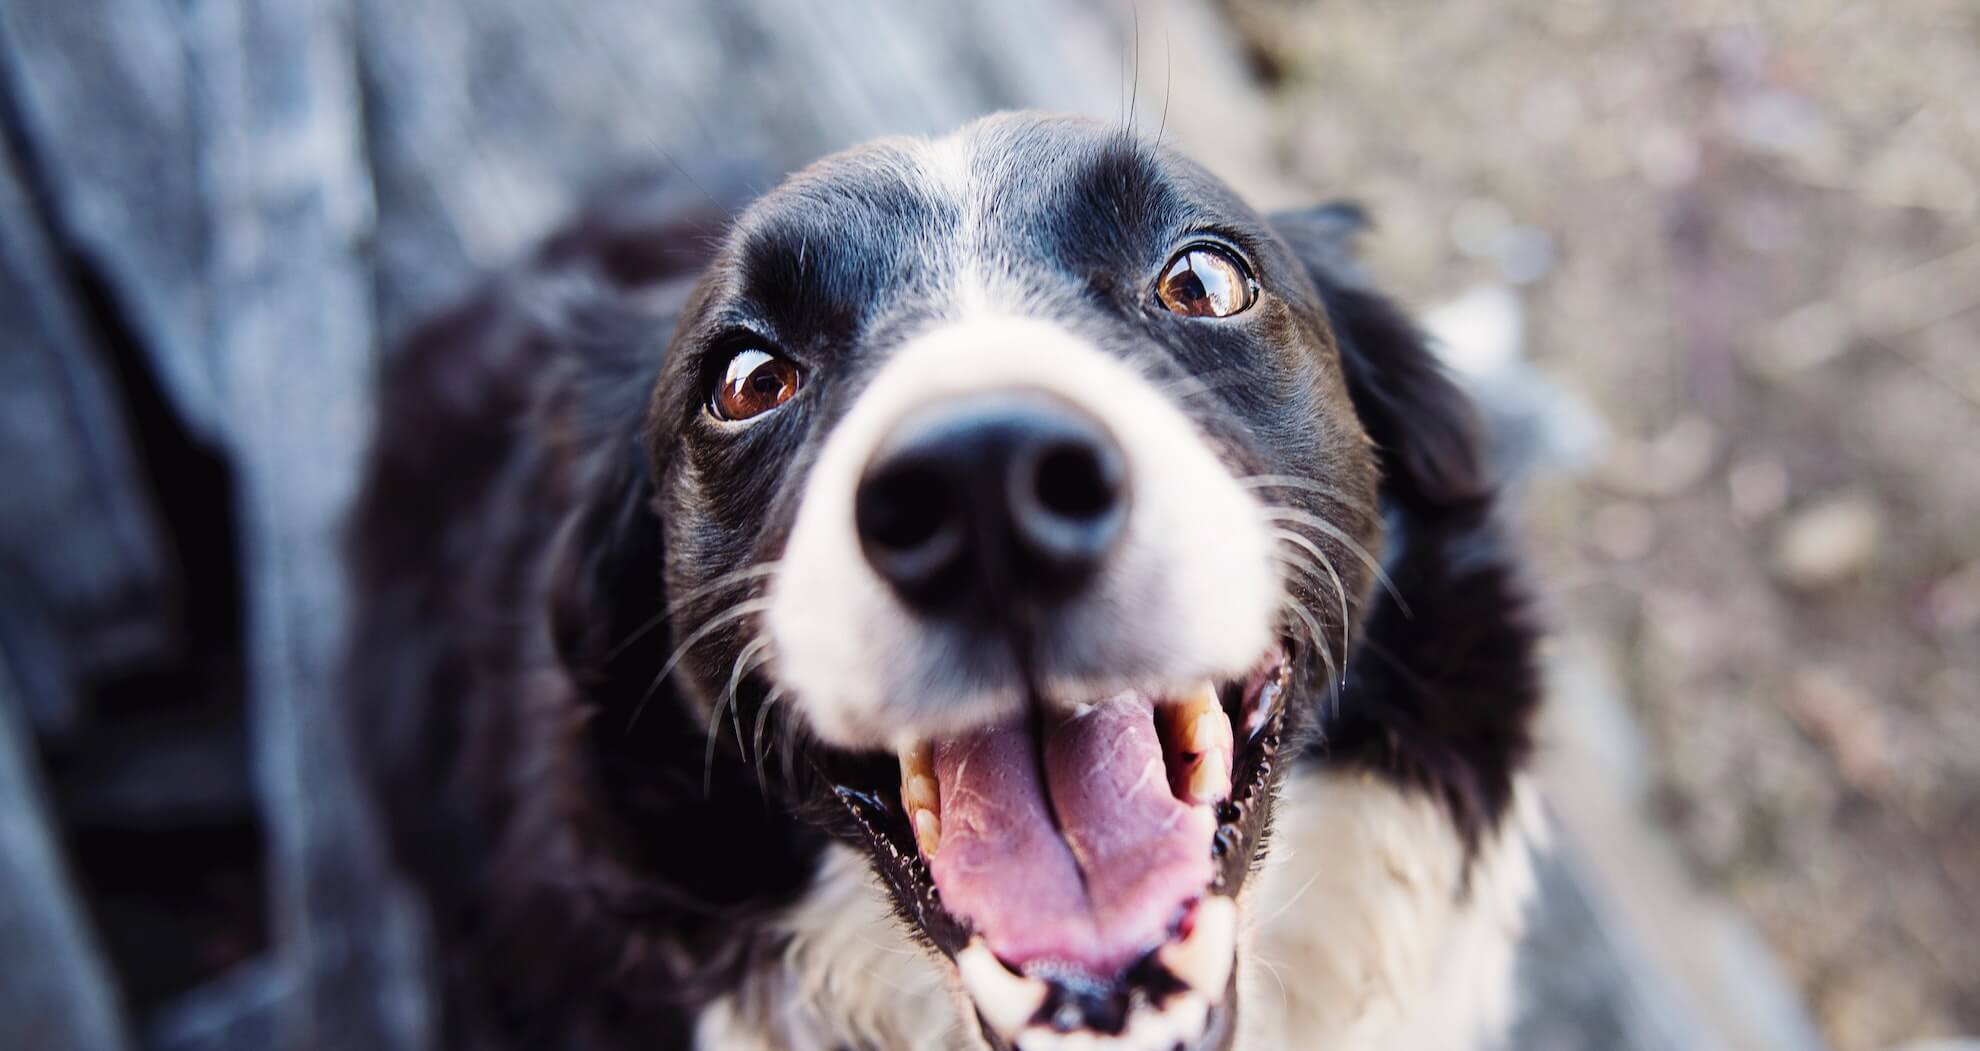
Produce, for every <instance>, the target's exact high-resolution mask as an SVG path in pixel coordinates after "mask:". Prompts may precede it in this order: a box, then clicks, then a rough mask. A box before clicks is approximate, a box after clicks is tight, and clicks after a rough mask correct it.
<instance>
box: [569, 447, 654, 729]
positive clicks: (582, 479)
mask: <svg viewBox="0 0 1980 1051" xmlns="http://www.w3.org/2000/svg"><path fill="white" fill-rule="evenodd" d="M613 444H614V445H618V444H620V443H613ZM623 445H624V448H623V449H619V448H605V449H596V450H592V451H591V462H588V463H583V464H581V465H580V467H579V470H577V471H576V472H575V474H576V475H577V477H576V478H575V479H573V481H574V483H575V484H576V485H577V486H578V487H579V490H580V491H579V494H578V499H579V502H578V504H577V506H576V507H575V508H574V509H573V510H572V511H571V512H570V514H569V515H568V516H567V517H566V518H565V520H564V522H563V525H562V527H561V529H560V530H559V534H558V536H557V539H556V542H555V544H554V546H553V548H552V553H551V556H550V564H549V567H548V577H547V580H546V581H545V583H546V585H547V590H548V601H549V620H550V636H551V641H552V643H553V644H554V646H555V648H556V652H557V658H558V660H559V662H560V663H561V664H562V665H563V667H564V670H565V671H566V672H568V673H569V674H570V676H571V677H572V678H573V679H574V680H575V681H576V682H577V683H578V684H579V685H580V686H582V687H584V688H585V692H586V693H587V694H588V695H591V696H595V697H599V696H602V697H604V698H607V699H610V698H611V697H612V694H613V692H614V691H613V690H612V689H611V686H612V683H613V681H614V680H620V681H630V680H632V679H634V678H636V677H637V676H638V674H639V673H640V672H641V671H642V670H646V669H647V667H648V666H649V665H657V663H658V661H664V659H665V658H664V656H662V657H660V658H658V661H656V660H655V659H653V658H652V657H651V655H652V654H655V653H658V654H663V655H664V654H665V653H667V652H668V646H669V635H670V633H669V631H668V628H667V624H666V618H665V616H664V613H665V611H666V597H665V595H664V593H663V579H662V572H661V569H662V566H663V564H664V563H663V559H662V557H661V523H660V520H659V517H658V516H657V515H655V514H654V512H653V510H652V504H653V486H652V483H651V482H650V481H649V480H648V477H647V473H646V462H645V459H644V456H643V455H642V454H641V452H640V450H639V449H638V448H637V447H636V446H635V445H634V444H633V442H632V440H630V439H627V440H626V441H624V442H623ZM647 674H649V675H650V674H652V673H651V671H647Z"/></svg>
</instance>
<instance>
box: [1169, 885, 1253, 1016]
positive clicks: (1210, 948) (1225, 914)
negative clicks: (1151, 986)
mask: <svg viewBox="0 0 1980 1051" xmlns="http://www.w3.org/2000/svg"><path fill="white" fill-rule="evenodd" d="M1191 923H1192V926H1191V928H1190V932H1189V937H1187V938H1184V939H1183V940H1182V941H1179V942H1170V943H1169V944H1167V945H1164V946H1162V948H1161V949H1160V950H1158V951H1157V952H1156V958H1157V959H1159V960H1161V961H1162V966H1164V967H1167V968H1168V969H1169V973H1170V974H1173V975H1175V976H1176V977H1177V978H1180V979H1182V980H1183V981H1185V982H1187V983H1189V986H1190V987H1191V988H1192V989H1195V990H1196V991H1197V992H1200V993H1202V994H1203V995H1204V996H1206V997H1208V998H1209V1000H1210V1002H1211V1003H1216V1002H1217V1001H1218V1000H1220V999H1222V998H1223V995H1224V986H1225V985H1227V984H1229V982H1230V980H1231V965H1232V963H1233V962H1235V961H1236V959H1237V902H1235V901H1232V900H1231V899H1229V898H1226V897H1224V896H1223V895H1220V894H1211V895H1208V896H1206V897H1205V898H1204V899H1203V900H1202V901H1199V902H1197V903H1196V914H1195V916H1194V918H1193V919H1192V921H1191Z"/></svg>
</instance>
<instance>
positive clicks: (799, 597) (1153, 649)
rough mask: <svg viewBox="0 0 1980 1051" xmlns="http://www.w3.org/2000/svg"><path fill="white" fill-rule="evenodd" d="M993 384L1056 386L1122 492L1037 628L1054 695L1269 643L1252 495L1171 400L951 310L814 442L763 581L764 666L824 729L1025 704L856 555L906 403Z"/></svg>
mask: <svg viewBox="0 0 1980 1051" xmlns="http://www.w3.org/2000/svg"><path fill="white" fill-rule="evenodd" d="M1001 391H1010V392H1029V393H1039V394H1043V395H1046V396H1050V397H1053V398H1057V399H1059V400H1062V401H1064V402H1065V403H1067V404H1069V405H1071V406H1073V407H1075V408H1077V409H1078V410H1080V411H1081V412H1084V413H1086V414H1087V415H1090V416H1091V417H1092V418H1093V419H1095V420H1097V421H1098V422H1099V423H1100V424H1101V425H1102V426H1104V427H1105V428H1106V429H1107V430H1108V431H1109V432H1110V433H1111V434H1112V436H1113V438H1114V439H1115V440H1116V441H1117V442H1118V444H1119V447H1120V452H1121V454H1122V456H1123V457H1124V459H1125V461H1126V464H1127V470H1128V473H1129V476H1130V478H1131V485H1132V490H1133V499H1132V503H1131V505H1130V507H1129V509H1128V512H1127V520H1126V523H1125V526H1124V529H1123V534H1122V537H1121V539H1120V542H1119V544H1118V546H1117V547H1116V549H1115V550H1113V552H1112V553H1111V554H1110V556H1109V557H1108V560H1107V563H1106V565H1105V566H1104V568H1103V569H1102V570H1101V571H1100V572H1099V573H1098V574H1097V575H1096V576H1095V578H1094V579H1093V580H1092V581H1091V582H1090V583H1088V584H1087V585H1086V586H1085V587H1084V588H1083V589H1082V591H1081V593H1079V594H1076V595H1073V596H1069V597H1068V598H1067V600H1066V601H1065V602H1064V603H1063V605H1062V606H1061V608H1059V609H1057V610H1056V611H1055V612H1054V613H1053V615H1052V617H1051V619H1050V621H1049V623H1048V625H1047V627H1048V628H1049V629H1050V630H1051V633H1052V635H1053V637H1052V638H1042V639H1040V640H1039V642H1040V646H1041V648H1042V655H1041V660H1040V666H1039V668H1038V672H1039V676H1040V680H1041V681H1040V683H1039V685H1040V686H1041V687H1043V688H1044V689H1045V691H1046V692H1047V693H1048V694H1049V695H1051V697H1052V699H1055V700H1058V701H1060V702H1062V703H1066V704H1073V703H1078V702H1081V701H1086V700H1094V699H1098V698H1100V697H1103V696H1106V695H1108V694H1110V693H1112V692H1115V691H1117V690H1120V689H1129V688H1140V689H1148V688H1160V687H1165V686H1178V685H1184V684H1189V683H1193V682H1197V681H1200V680H1203V679H1205V678H1229V677H1233V676H1237V675H1240V674H1242V673H1243V672H1244V671H1245V670H1246V669H1248V668H1249V667H1251V665H1252V664H1253V663H1254V662H1256V661H1257V659H1258V655H1259V654H1260V653H1261V652H1262V651H1264V650H1265V649H1266V648H1267V646H1268V645H1269V644H1270V643H1271V641H1272V636H1273V631H1274V622H1275V615H1276V611H1277V610H1278V608H1279V604H1280V598H1281V594H1280V587H1281V583H1280V579H1279V575H1278V573H1277V571H1276V570H1275V568H1274V563H1273V561H1272V558H1271V555H1270V552H1271V550H1272V547H1271V544H1272V541H1271V536H1270V531H1269V529H1268V526H1267V523H1266V522H1265V520H1264V518H1263V517H1262V513H1261V510H1260V506H1259V504H1258V501H1257V500H1256V499H1255V498H1254V497H1253V496H1252V495H1251V493H1250V492H1249V491H1247V490H1246V489H1245V488H1244V487H1243V486H1242V485H1240V484H1239V483H1238V481H1237V479H1236V477H1235V476H1234V475H1233V473H1232V472H1231V471H1230V469H1228V468H1227V467H1226V466H1225V465H1224V463H1223V462H1222V461H1221V460H1220V459H1219V458H1218V457H1217V455H1216V453H1215V452H1214V451H1213V449H1212V447H1211V445H1210V443H1209V441H1208V440H1207V439H1206V438H1205V436H1204V435H1203V434H1202V432H1201V431H1200V430H1199V429H1198V428H1197V427H1196V426H1195V425H1194V424H1193V423H1192V422H1191V421H1190V419H1189V418H1188V417H1187V416H1186V415H1184V413H1183V412H1182V411H1181V409H1180V408H1179V407H1178V406H1177V405H1176V404H1174V403H1173V402H1172V401H1171V400H1170V398H1169V397H1168V396H1167V395H1165V394H1164V393H1163V392H1162V391H1161V390H1159V389H1158V388H1157V387H1156V386H1155V385H1154V384H1152V383H1151V382H1149V381H1148V380H1147V379H1146V378H1144V377H1143V376H1142V375H1140V374H1139V373H1138V372H1136V371H1135V370H1134V369H1133V368H1131V367H1130V366H1128V365H1127V364H1126V363H1124V362H1122V361H1120V360H1119V359H1117V358H1115V357H1113V356H1110V355H1108V354H1106V353H1104V352H1102V351H1101V350H1099V349H1098V348H1096V347H1095V346H1093V345H1092V344H1091V343H1090V342H1088V341H1086V340H1084V339H1081V338H1079V337H1077V336H1076V335H1074V334H1073V333H1071V332H1069V331H1067V330H1066V329H1065V328H1064V327H1063V326H1060V325H1058V324H1055V323H1052V322H1050V321H1045V320H1040V319H1034V318H1023V317H996V316H991V317H974V318H970V319H966V320H960V321H950V322H945V323H942V324H940V325H938V326H937V327H934V328H931V329H929V330H927V331H925V332H923V333H921V334H920V335H918V336H917V337H915V338H914V339H912V340H911V341H909V342H908V343H907V344H906V345H905V346H903V347H902V348H901V350H900V351H898V352H897V353H896V354H895V355H894V356H893V357H892V358H891V359H890V360H889V361H888V362H887V363H886V365H885V366H884V367H883V368H882V369H881V371H880V373H879V374H878V375H877V376H876V377H875V378H874V380H873V381H872V383H871V385H870V386H869V387H868V388H867V389H866V390H865V391H864V392H863V393H862V394H861V395H860V396H859V398H858V400H857V401H856V402H855V404H854V405H853V407H852V409H851V410H850V411H849V412H848V413H847V414H846V416H845V417H844V418H843V419H842V420H841V421H840V422H839V423H838V425H837V426H836V428H835V429H834V430H833V432H832V434H831V435H830V437H829V438H828V439H827V441H826V443H825V445H824V447H823V449H822V450H821V451H820V454H819V457H818V460H817V461H816V464H815V466H814V467H813V469H812V470H811V472H810V474H809V476H808V477H807V479H806V481H805V488H804V492H803V496H802V499H801V502H800V504H799V510H798V514H797V519H796V522H795V524H794V527H793V529H792V532H791V536H790V540H789V542H788V546H787V547H786V549H785V552H784V558H783V565H782V568H781V569H780V571H779V572H778V573H777V575H776V578H775V580H774V582H773V584H772V586H771V591H770V608H769V611H768V613H767V614H766V624H767V628H768V631H769V635H770V639H771V644H772V650H773V652H774V653H775V658H774V662H773V666H772V672H773V674H774V676H775V678H776V679H777V681H778V682H779V684H780V686H782V687H783V688H784V689H785V690H787V691H788V692H789V693H790V694H791V695H792V696H793V697H794V698H795V700H796V704H797V705H798V707H799V709H800V710H801V711H802V713H803V716H804V718H805V719H806V720H807V722H808V723H809V725H810V726H811V727H812V728H813V729H815V730H816V732H817V733H818V734H819V735H820V736H821V737H822V738H824V739H825V740H826V741H827V742H830V743H832V744H834V745H838V746H841V747H848V748H879V747H892V746H897V745H900V744H902V743H903V742H906V741H911V740H914V739H920V738H926V737H929V736H932V735H937V734H944V733H954V732H959V731H963V730H967V729H970V728H973V727H977V726H981V725H984V724H986V723H988V722H991V721H993V720H996V719H998V718H1002V717H1007V716H1009V715H1010V714H1012V713H1013V712H1015V711H1017V710H1018V708H1019V707H1020V705H1021V704H1022V697H1021V696H1020V692H1021V691H1020V690H1019V688H1018V686H1017V684H1016V683H1015V682H1014V681H1008V680H1006V681H973V679H974V678H975V677H974V676H972V675H970V674H964V673H962V672H961V669H963V668H964V667H965V666H966V665H967V662H966V661H965V660H964V657H965V654H964V652H963V648H964V647H966V646H969V645H970V644H971V642H972V640H968V639H964V638H959V637H958V636H957V635H956V633H955V632H954V631H953V630H944V629H942V628H941V627H939V626H936V625H931V624H930V623H928V622H926V621H924V620H923V619H921V618H919V617H917V616H916V614H915V613H914V612H913V611H912V610H910V609H909V608H907V607H906V606H905V605H904V604H903V603H902V602H901V601H900V600H899V599H898V598H897V596H896V595H895V594H894V593H893V592H892V591H891V590H890V588H889V587H888V585H887V584H886V582H885V581H883V580H882V579H880V578H879V576H878V575H877V574H876V573H875V572H874V571H873V569H872V568H871V567H870V566H869V565H868V564H867V562H866V561H865V559H864V558H863V556H862V554H861V547H860V542H859V537H858V535H857V533H856V528H855V493H856V491H857V489H858V486H859V483H860V480H861V477H862V475H863V473H864V472H865V471H866V469H867V466H868V463H869V461H870V460H871V458H872V456H873V454H874V451H875V450H876V449H878V448H879V447H881V445H882V444H883V443H884V442H886V440H887V439H888V436H889V435H890V434H891V433H892V432H893V430H894V429H895V428H896V427H897V426H898V425H899V424H900V422H901V421H902V419H903V418H905V417H907V416H908V415H909V414H910V413H912V412H915V411H917V410H925V409H927V408H928V407H930V406H939V405H940V403H942V402H943V401H944V400H946V399H952V398H953V399H960V398H966V397H969V396H976V395H983V394H990V393H997V392H1001ZM974 641H979V642H980V640H974Z"/></svg>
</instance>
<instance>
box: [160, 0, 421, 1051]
mask: <svg viewBox="0 0 1980 1051" xmlns="http://www.w3.org/2000/svg"><path fill="white" fill-rule="evenodd" d="M197 26H198V30H199V31H198V33H197V34H195V36H194V39H193V49H192V53H193V56H194V61H195V63H196V65H197V68H198V69H199V71H200V76H201V87H202V90H203V96H204V97H205V98H206V99H207V100H208V101H209V105H210V108H209V110H208V111H207V112H206V114H205V117H206V119H205V121H204V122H203V135H204V137H203V140H202V149H203V151H204V152H203V154H202V166H203V168H204V170H205V171H206V172H208V173H209V178H210V180H211V181H210V184H209V185H210V188H211V193H212V196H211V198H210V200H209V202H208V204H209V207H208V212H207V214H208V215H210V216H211V218H212V221H213V224H214V227H213V230H214V239H213V244H212V248H213V260H214V265H213V269H212V272H211V280H212V286H211V294H212V297H213V303H214V305H215V311H214V314H213V318H214V326H213V333H214V341H215V351H216V355H217V356H216V360H217V362H218V363H219V365H220V367H221V371H222V374H223V375H224V378H225V379H224V385H223V386H224V389H225V391H226V393H227V397H226V402H225V405H226V413H225V415H226V418H227V421H228V425H229V426H230V427H231V428H233V429H234V430H235V432H236V433H237V435H239V436H240V437H241V439H242V440H237V441H235V442H232V443H231V445H232V447H233V449H234V450H235V467H236V471H237V474H238V480H239V486H240V494H241V499H240V506H241V513H242V524H243V533H244V549H245V550H244V552H243V560H244V567H245V575H246V577H247V579H248V580H250V581H251V582H252V587H251V589H250V594H249V599H248V624H249V627H248V632H247V643H246V645H247V650H248V653H247V664H248V669H249V682H250V686H251V697H252V700H251V713H252V714H251V724H252V728H253V740H254V750H255V758H256V774H257V783H258V787H259V790H260V796H261V803H262V812H263V814H264V817H265V827H266V832H267V836H268V841H269V845H270V869H271V875H272V883H273V886H272V887H271V897H272V901H273V923H272V925H271V926H272V929H273V931H274V940H275V958H276V960H277V962H278V963H279V964H280V965H281V966H282V967H284V968H285V969H286V970H287V973H288V975H289V976H290V978H292V979H293V980H294V981H295V982H296V983H297V989H298V994H299V995H297V996H296V997H294V998H293V999H292V1000H291V1001H288V1002H286V1007H287V1010H286V1014H285V1017H283V1018H282V1020H281V1025H282V1032H283V1037H284V1040H283V1042H284V1044H285V1045H286V1046H294V1047H325V1048H347V1047H348V1048H360V1047H361V1048H368V1049H379V1051H396V1049H410V1048H418V1047H422V1046H425V1045H426V1044H427V1042H428V1040H429V1026H428V1018H427V1015H428V1003H429V1000H428V998H427V997H426V995H425V992H424V982H423V980H422V979H423V976H424V974H425V969H424V967H423V966H422V964H421V955H420V951H419V945H418V942H417V931H418V926H417V924H416V923H415V922H414V921H413V920H412V918H411V914H410V911H409V909H408V908H407V906H406V904H405V899H404V897H403V895H401V894H399V893H397V892H396V890H395V883H394V880H393V878H392V877H391V874H390V870H389V868H388V866H387V865H386V863H385V859H384V857H383V856H382V852H381V849H380V845H379V841H378V838H377V836H376V834H375V831H374V829H373V828H372V825H371V823H370V821H369V820H368V814H367V811H366V808H365V807H364V805H363V804H362V801H361V796H360V795H359V793H358V791H357V785H356V779H355V776H354V771H353V768H352V763H351V756H350V754H349V751H348V749H347V747H346V744H345V736H344V721H343V719H342V716H341V713H340V711H339V705H338V696H337V688H336V684H337V679H338V676H337V664H338V658H339V656H340V639H339V634H340V633H339V628H340V627H341V626H342V624H343V621H344V611H345V596H344V586H343V578H342V569H341V565H340V559H339V554H340V551H341V544H340V543H339V533H340V526H341V521H342V516H343V512H344V508H345V507H346V506H348V504H349V502H350V500H351V496H352V493H353V491H354V488H355V485H356V480H357V475H358V463H359V458H360V456H361V455H362V452H363V450H364V448H365V446H366V443H367V439H368V436H369V423H370V393H371V392H370V377H371V370H372V365H373V360H374V347H373V328H372V320H371V318H372V309H371V275H370V273H369V271H368V270H367V268H366V267H365V265H364V262H363V254H362V252H363V245H364V242H365V239H366V237H367V235H368V234H369V231H370V228H371V217H372V213H371V200H370V187H369V183H368V180H367V177H366V174H365V171H364V166H363V162H362V151H361V142H360V139H361V136H360V133H359V130H358V127H357V123H356V121H357V119H358V114H359V112H360V109H359V105H358V103H359V99H358V87H357V59H356V56H355V53H354V50H353V44H352V28H351V25H350V23H349V12H348V11H347V10H346V9H345V8H344V7H343V6H342V5H341V4H340V3H338V2H336V0H304V2H297V3H280V2H275V0H239V2H221V0H216V2H215V3H213V4H211V5H209V7H208V9H207V10H206V11H205V13H204V15H203V16H202V17H201V18H200V19H199V21H198V23H197ZM249 439H251V440H249Z"/></svg>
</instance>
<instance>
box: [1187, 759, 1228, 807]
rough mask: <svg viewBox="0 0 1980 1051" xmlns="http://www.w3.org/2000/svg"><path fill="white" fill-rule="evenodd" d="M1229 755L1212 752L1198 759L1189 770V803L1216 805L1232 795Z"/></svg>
mask: <svg viewBox="0 0 1980 1051" xmlns="http://www.w3.org/2000/svg"><path fill="white" fill-rule="evenodd" d="M1230 762H1231V761H1230V757H1229V755H1228V753H1225V752H1223V751H1218V750H1212V751H1208V752H1205V753H1203V754H1202V755H1200V756H1198V757H1197V759H1196V764H1195V765H1194V766H1192V767H1190V770H1189V787H1188V791H1187V792H1186V795H1187V796H1188V797H1189V798H1188V802H1190V803H1192V804H1196V805H1202V804H1205V803H1215V802H1216V801H1217V800H1219V799H1222V798H1224V797H1225V796H1228V795H1230V794H1231V769H1230Z"/></svg>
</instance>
